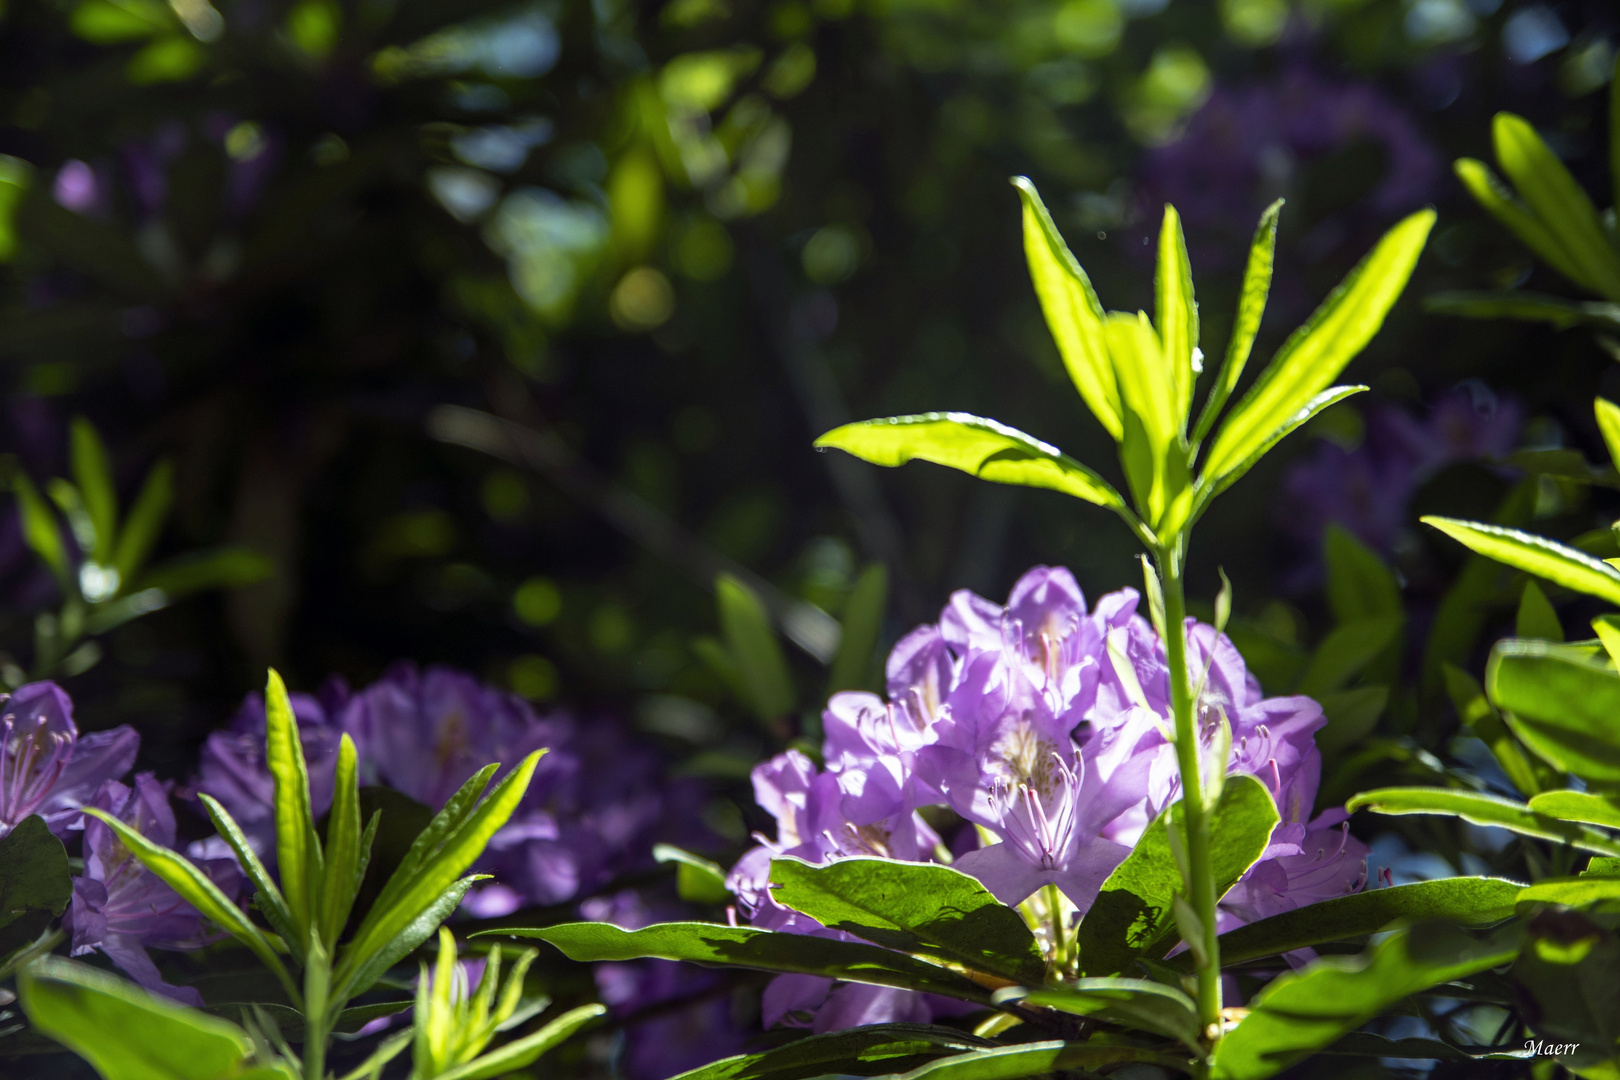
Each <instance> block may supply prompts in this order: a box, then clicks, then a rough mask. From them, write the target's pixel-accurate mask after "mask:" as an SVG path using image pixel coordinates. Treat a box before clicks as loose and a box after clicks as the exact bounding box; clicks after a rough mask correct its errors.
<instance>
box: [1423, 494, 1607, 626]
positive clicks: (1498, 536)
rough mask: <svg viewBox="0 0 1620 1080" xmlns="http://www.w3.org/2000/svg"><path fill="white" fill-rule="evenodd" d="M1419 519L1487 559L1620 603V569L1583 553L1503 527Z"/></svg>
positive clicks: (1474, 522) (1445, 519) (1453, 520)
mask: <svg viewBox="0 0 1620 1080" xmlns="http://www.w3.org/2000/svg"><path fill="white" fill-rule="evenodd" d="M1420 520H1422V522H1423V523H1424V524H1425V525H1432V526H1434V527H1435V528H1436V529H1439V530H1440V531H1441V532H1443V533H1445V534H1446V535H1447V536H1449V537H1451V538H1452V539H1453V540H1456V541H1457V542H1458V543H1460V544H1462V545H1463V546H1464V547H1466V548H1468V549H1469V550H1470V551H1475V552H1478V553H1479V554H1481V555H1483V556H1485V557H1486V558H1488V559H1495V560H1496V561H1497V562H1502V563H1507V564H1508V565H1509V566H1511V567H1513V568H1514V569H1515V570H1523V571H1524V572H1525V573H1527V574H1534V575H1536V576H1537V577H1540V578H1546V579H1547V580H1548V581H1551V582H1553V583H1554V584H1556V585H1562V586H1564V587H1565V588H1567V589H1574V590H1575V591H1576V592H1583V593H1586V594H1587V595H1589V596H1596V597H1598V598H1599V599H1602V600H1607V601H1609V603H1611V604H1620V570H1616V569H1615V568H1614V567H1612V566H1610V565H1609V564H1608V563H1605V562H1604V561H1603V560H1601V559H1594V558H1593V557H1592V556H1590V555H1588V554H1587V553H1586V552H1584V551H1579V550H1577V549H1575V548H1572V547H1566V546H1565V545H1563V544H1560V543H1557V542H1555V541H1552V540H1548V539H1547V538H1546V537H1544V536H1535V535H1532V534H1531V533H1526V532H1520V531H1519V530H1518V529H1509V528H1505V527H1503V526H1501V525H1486V524H1484V523H1483V522H1478V521H1461V520H1458V519H1457V518H1447V517H1435V516H1433V515H1430V516H1428V517H1424V518H1422V519H1420Z"/></svg>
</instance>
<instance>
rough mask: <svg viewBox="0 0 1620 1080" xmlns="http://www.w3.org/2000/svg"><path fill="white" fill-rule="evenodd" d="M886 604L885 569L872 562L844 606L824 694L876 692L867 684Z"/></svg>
mask: <svg viewBox="0 0 1620 1080" xmlns="http://www.w3.org/2000/svg"><path fill="white" fill-rule="evenodd" d="M888 601H889V570H888V568H887V567H886V566H884V565H883V564H882V563H872V564H870V565H869V566H867V567H866V569H864V570H862V571H861V576H860V577H858V578H856V579H855V587H854V588H853V589H852V590H850V594H849V599H848V600H847V601H845V603H844V622H843V626H844V632H843V634H841V635H840V636H839V638H838V654H837V655H836V656H834V657H833V662H832V671H831V672H830V673H829V675H828V677H827V693H828V694H836V693H837V692H838V691H840V690H875V689H877V687H876V686H869V685H868V683H869V682H871V681H872V679H871V673H872V669H873V666H874V660H873V658H874V657H875V656H876V654H877V647H878V637H879V635H880V634H881V633H882V631H883V613H884V611H885V610H886V609H887V607H888Z"/></svg>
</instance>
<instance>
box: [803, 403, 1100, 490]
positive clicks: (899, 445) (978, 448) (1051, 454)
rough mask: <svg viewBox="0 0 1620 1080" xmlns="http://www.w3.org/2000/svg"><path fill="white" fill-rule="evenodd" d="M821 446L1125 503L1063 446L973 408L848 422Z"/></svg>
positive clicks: (868, 457)
mask: <svg viewBox="0 0 1620 1080" xmlns="http://www.w3.org/2000/svg"><path fill="white" fill-rule="evenodd" d="M816 446H817V447H818V448H828V447H831V448H835V449H838V450H844V451H847V452H848V453H851V454H854V455H855V456H856V457H858V458H860V459H861V460H863V461H870V462H871V463H872V464H874V465H885V466H895V465H904V464H905V463H906V462H908V461H912V460H914V459H916V460H921V461H932V462H934V463H935V464H937V465H946V466H949V467H950V468H953V469H960V470H961V471H963V472H965V473H970V474H972V475H974V476H977V477H979V478H980V479H981V480H990V481H993V482H995V483H998V484H1018V485H1022V486H1024V487H1039V488H1047V489H1049V490H1052V491H1061V492H1063V493H1064V494H1065V495H1073V496H1074V497H1075V498H1077V499H1084V500H1085V501H1086V502H1089V503H1096V504H1097V505H1098V506H1106V507H1110V508H1114V509H1118V508H1121V507H1123V506H1124V505H1125V501H1124V500H1123V499H1121V498H1120V497H1119V492H1117V491H1115V490H1114V489H1113V488H1112V487H1110V486H1109V485H1108V483H1107V482H1106V481H1105V480H1103V478H1102V477H1100V476H1098V475H1097V474H1096V473H1094V472H1092V471H1091V470H1090V469H1088V468H1086V467H1085V466H1084V465H1082V464H1080V463H1079V462H1078V461H1076V460H1074V459H1073V458H1071V457H1069V456H1068V455H1067V454H1065V453H1063V452H1062V451H1061V450H1059V449H1058V448H1057V447H1055V446H1048V445H1047V444H1046V443H1043V442H1041V441H1040V440H1039V439H1035V438H1032V437H1030V436H1028V435H1025V434H1024V433H1023V432H1022V431H1017V430H1014V429H1013V428H1010V427H1007V426H1005V425H1004V424H998V423H996V422H995V421H994V420H985V419H983V418H981V417H977V416H970V415H968V414H967V413H922V414H920V415H917V416H893V417H890V418H888V419H886V420H865V421H862V422H860V423H856V424H845V425H844V426H843V427H840V428H835V429H833V430H832V431H829V432H827V434H825V435H823V436H822V437H821V438H819V439H817V440H816Z"/></svg>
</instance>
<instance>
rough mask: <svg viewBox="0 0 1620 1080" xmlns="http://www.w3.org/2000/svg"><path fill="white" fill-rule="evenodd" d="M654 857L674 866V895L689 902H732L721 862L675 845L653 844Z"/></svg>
mask: <svg viewBox="0 0 1620 1080" xmlns="http://www.w3.org/2000/svg"><path fill="white" fill-rule="evenodd" d="M652 853H653V858H654V859H656V860H657V861H659V862H661V863H671V862H672V863H674V864H675V892H676V894H677V895H678V896H679V897H680V898H681V899H682V900H685V901H687V902H688V903H693V904H724V903H725V902H727V901H728V900H730V899H731V890H730V889H728V888H726V872H725V869H724V868H722V867H721V866H720V865H719V864H718V863H716V862H713V861H711V860H709V859H705V858H703V857H702V856H701V855H695V854H693V853H692V852H690V851H686V850H684V849H682V848H678V847H676V846H675V845H674V844H654V845H653V849H652Z"/></svg>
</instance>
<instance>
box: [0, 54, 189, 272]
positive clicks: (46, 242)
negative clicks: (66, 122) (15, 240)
mask: <svg viewBox="0 0 1620 1080" xmlns="http://www.w3.org/2000/svg"><path fill="white" fill-rule="evenodd" d="M148 48H150V46H148ZM18 210H19V212H18V214H17V233H18V235H19V236H20V237H21V238H22V240H23V241H24V242H25V243H26V244H27V245H28V246H29V247H31V248H33V249H35V250H37V251H42V252H46V253H48V254H50V255H52V256H55V257H56V258H58V259H60V260H61V261H62V262H64V263H66V264H68V265H69V266H71V267H73V268H74V269H75V270H78V271H80V272H81V273H83V274H85V275H86V276H87V277H89V278H91V279H92V280H94V281H97V282H99V283H101V284H102V285H104V286H106V287H107V288H109V289H111V290H113V291H114V292H115V293H117V294H118V295H119V296H121V297H124V298H126V300H131V301H138V302H147V303H152V302H158V301H161V300H162V299H163V297H164V295H165V294H166V293H167V291H168V290H167V286H166V285H165V283H164V280H163V277H162V275H160V274H157V273H155V272H154V270H153V267H152V264H151V263H149V262H147V261H146V259H145V257H144V256H142V255H141V253H140V250H139V249H138V248H137V247H136V246H135V243H134V241H133V240H132V239H131V238H130V237H129V235H127V234H126V233H124V232H121V231H119V230H118V229H116V228H114V227H113V226H111V225H110V224H106V223H104V222H101V221H97V220H95V219H93V218H90V217H86V216H84V215H82V214H76V213H74V212H73V211H72V210H69V209H67V208H66V207H65V206H61V205H59V204H58V203H57V202H56V200H55V199H53V198H51V195H50V191H49V185H46V189H45V190H41V189H39V188H34V189H33V190H31V191H29V192H28V194H27V195H25V196H24V197H23V200H22V203H21V205H20V206H19V208H18Z"/></svg>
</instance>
